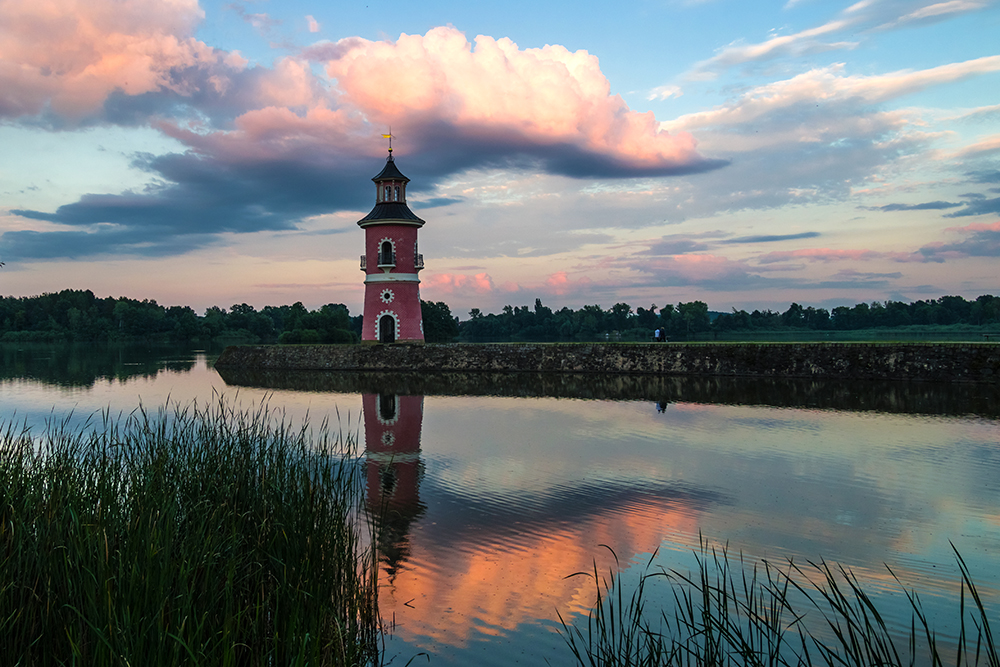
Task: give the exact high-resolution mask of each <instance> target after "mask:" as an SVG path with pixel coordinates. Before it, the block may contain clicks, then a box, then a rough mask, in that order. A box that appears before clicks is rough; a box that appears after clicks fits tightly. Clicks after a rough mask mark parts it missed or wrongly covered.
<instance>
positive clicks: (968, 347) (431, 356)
mask: <svg viewBox="0 0 1000 667" xmlns="http://www.w3.org/2000/svg"><path fill="white" fill-rule="evenodd" d="M216 366H217V367H236V368H255V369H279V368H280V369H290V370H291V369H295V370H349V371H457V372H469V371H475V372H482V371H493V372H511V371H529V372H536V373H547V372H556V373H600V374H608V373H611V374H628V375H638V374H653V375H699V376H720V375H721V376H747V377H801V378H838V379H864V380H938V381H962V382H989V383H996V382H998V381H1000V345H996V344H990V343H978V344H977V343H785V344H782V343H774V344H762V343H708V344H659V345H657V344H638V345H618V344H614V345H607V344H604V345H602V344H594V345H580V344H576V345H559V344H556V345H551V344H549V345H546V344H505V345H503V344H493V345H488V344H487V345H424V346H409V345H376V346H360V345H342V346H340V345H338V346H327V345H301V346H266V345H259V346H241V347H229V348H226V350H225V352H223V353H222V356H220V357H219V359H218V361H217V362H216Z"/></svg>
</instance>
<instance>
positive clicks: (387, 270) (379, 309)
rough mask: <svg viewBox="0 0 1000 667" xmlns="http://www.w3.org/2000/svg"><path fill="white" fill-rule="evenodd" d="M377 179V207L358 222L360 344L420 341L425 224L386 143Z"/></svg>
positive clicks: (375, 180) (406, 179)
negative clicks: (361, 240)
mask: <svg viewBox="0 0 1000 667" xmlns="http://www.w3.org/2000/svg"><path fill="white" fill-rule="evenodd" d="M372 180H373V181H374V182H375V208H373V209H372V210H371V213H369V214H368V215H366V216H365V217H363V218H361V220H358V225H359V226H360V227H361V228H362V229H364V230H365V254H364V255H362V256H361V270H362V271H364V272H365V311H364V319H363V324H362V326H363V329H362V332H361V341H362V342H363V343H396V342H400V343H423V342H424V323H423V319H422V318H421V316H420V278H419V277H418V276H417V273H418V272H419V271H420V270H421V269H422V268H424V256H423V255H421V254H420V252H419V251H418V247H417V230H419V229H420V228H421V227H423V226H424V221H423V220H421V219H420V218H418V217H417V216H416V215H415V214H414V213H413V211H411V210H410V208H409V207H408V206H407V205H406V184H407V183H409V182H410V179H408V178H407V177H406V176H404V175H403V173H402V172H401V171H399V169H398V168H397V167H396V162H395V160H394V159H393V157H392V147H391V146H390V147H389V157H387V158H386V160H385V168H384V169H382V171H381V172H379V174H378V176H376V177H375V178H373V179H372Z"/></svg>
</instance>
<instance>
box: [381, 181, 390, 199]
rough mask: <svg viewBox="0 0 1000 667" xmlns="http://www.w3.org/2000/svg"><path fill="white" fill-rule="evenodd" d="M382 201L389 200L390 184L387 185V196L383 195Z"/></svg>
mask: <svg viewBox="0 0 1000 667" xmlns="http://www.w3.org/2000/svg"><path fill="white" fill-rule="evenodd" d="M382 201H389V186H388V185H387V186H385V196H384V197H382Z"/></svg>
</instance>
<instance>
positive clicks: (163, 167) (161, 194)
mask: <svg viewBox="0 0 1000 667" xmlns="http://www.w3.org/2000/svg"><path fill="white" fill-rule="evenodd" d="M3 9H4V15H5V21H4V23H3V24H2V25H0V56H2V57H0V91H2V92H0V117H6V118H7V119H8V121H14V122H24V123H31V124H38V123H42V124H47V125H48V126H49V127H63V128H65V127H73V126H77V125H85V124H92V123H105V124H123V125H135V124H149V125H152V126H153V127H156V128H158V129H160V130H161V131H162V132H163V133H165V134H166V135H168V136H170V137H172V138H174V139H176V140H178V141H179V142H181V143H182V144H183V145H184V146H186V150H185V151H183V152H180V153H176V154H170V155H160V156H142V157H140V158H138V159H137V160H136V164H137V165H138V166H140V167H141V168H143V169H145V170H147V171H148V172H150V174H151V180H152V184H151V185H150V186H149V187H148V188H146V189H145V190H143V191H139V192H124V193H94V194H88V195H86V196H84V197H82V198H80V199H79V200H78V201H76V202H70V203H67V204H65V205H63V206H60V207H58V208H57V209H56V210H55V211H53V212H48V211H36V210H27V209H19V210H15V211H13V213H15V214H16V215H20V216H22V217H25V218H29V219H34V220H44V221H47V222H49V223H54V224H55V225H57V226H62V227H63V228H62V229H60V228H58V227H57V229H56V230H55V231H51V232H49V231H38V230H35V231H31V232H28V231H10V232H7V233H6V234H4V235H3V237H2V238H0V251H2V252H3V253H4V255H5V257H8V258H12V259H13V258H20V259H30V258H48V257H57V256H58V257H77V256H84V255H90V254H94V253H96V252H107V253H131V254H161V253H170V252H183V251H185V250H188V249H191V248H195V247H198V246H200V245H205V244H209V243H212V242H214V240H215V239H216V238H217V235H218V234H220V233H223V232H255V231H261V230H281V229H288V228H291V227H294V226H295V225H296V224H297V223H298V222H299V221H300V220H301V219H302V218H304V217H307V216H311V215H317V214H322V213H326V212H334V211H343V210H361V209H363V208H364V207H365V206H366V205H367V204H368V202H369V199H370V195H371V193H370V192H369V190H370V184H369V183H368V182H367V179H368V177H370V175H371V173H374V171H377V169H378V158H377V157H376V155H377V153H378V151H379V150H380V142H376V141H375V139H376V138H377V137H378V135H379V134H380V133H381V132H384V131H386V130H387V129H388V128H389V127H390V126H391V127H392V129H393V132H394V133H396V134H397V135H399V136H400V137H401V141H402V144H403V145H404V146H405V151H406V155H407V159H406V161H405V163H401V164H402V165H403V166H404V169H406V170H409V171H411V172H413V173H419V174H420V176H421V178H420V180H419V181H417V182H415V183H414V185H413V188H412V192H414V193H418V192H419V191H420V189H422V188H423V189H427V188H431V187H433V185H434V184H435V182H436V181H437V180H439V179H441V178H443V177H445V176H447V175H450V174H454V173H456V172H460V171H462V170H465V169H468V168H474V167H482V166H511V165H522V166H531V167H532V168H540V169H543V170H547V171H549V172H551V173H556V174H563V175H568V176H573V177H580V176H604V177H625V176H639V175H670V174H683V173H693V172H699V171H705V170H709V169H712V168H715V167H718V166H721V165H722V164H723V163H722V162H720V161H712V160H708V159H706V158H704V157H703V156H702V155H700V154H699V153H698V151H697V149H696V142H695V140H694V138H693V137H692V136H691V134H689V133H687V132H683V131H682V132H674V133H671V132H668V131H666V130H664V129H663V128H661V127H660V126H659V123H658V121H657V119H656V118H655V117H654V116H653V115H652V114H651V113H646V114H641V113H637V112H634V111H632V110H630V109H629V108H628V107H627V106H626V105H625V103H624V102H623V101H622V99H621V98H620V97H618V96H615V95H611V94H610V85H609V83H608V81H607V79H606V78H605V77H604V75H603V74H602V73H601V71H600V67H599V64H598V61H597V59H596V58H595V57H593V56H592V55H590V54H588V53H586V52H585V51H577V52H570V51H568V50H567V49H565V48H563V47H560V46H546V47H545V48H542V49H519V48H518V46H517V45H516V44H514V43H513V42H511V41H510V40H507V39H499V40H495V39H493V38H490V37H484V36H480V37H478V38H476V40H475V45H474V46H473V44H472V43H470V42H469V41H468V40H467V39H466V37H465V36H464V35H463V34H462V33H461V32H459V31H458V30H456V29H454V28H450V27H448V28H435V29H433V30H431V31H429V32H428V33H427V34H426V35H422V36H421V35H402V36H401V37H400V38H399V39H398V40H395V41H385V42H372V41H367V40H363V39H359V38H350V39H347V40H342V41H340V42H337V43H325V44H319V45H316V46H314V47H311V48H309V49H306V50H305V51H304V52H303V53H301V54H299V55H297V56H288V57H284V58H282V59H279V60H277V61H276V62H275V63H274V64H273V66H271V67H248V66H247V64H246V62H245V61H244V60H243V59H242V58H241V57H240V56H239V54H237V53H227V52H225V51H221V50H218V49H214V48H212V47H210V46H209V45H206V44H205V43H203V42H200V41H198V40H196V39H195V38H194V37H193V36H192V35H193V31H194V28H195V26H196V25H197V23H198V22H199V21H200V20H201V18H202V16H203V13H202V11H201V9H200V8H199V7H198V5H197V3H196V2H195V1H194V0H170V1H169V2H150V1H149V0H120V1H116V2H110V1H108V0H88V2H82V0H81V1H78V0H60V1H55V0H49V1H47V2H28V1H27V0H4V8H3ZM8 17H9V20H7V19H8ZM317 62H319V63H321V64H322V65H323V66H325V68H326V71H327V74H328V76H329V77H330V79H329V80H323V79H322V78H321V77H317V76H316V75H315V74H314V73H313V71H312V69H311V65H312V64H313V63H317Z"/></svg>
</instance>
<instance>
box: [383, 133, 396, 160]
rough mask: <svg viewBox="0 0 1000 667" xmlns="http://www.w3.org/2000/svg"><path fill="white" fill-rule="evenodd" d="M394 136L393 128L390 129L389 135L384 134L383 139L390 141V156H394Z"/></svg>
mask: <svg viewBox="0 0 1000 667" xmlns="http://www.w3.org/2000/svg"><path fill="white" fill-rule="evenodd" d="M394 136H395V135H394V134H393V133H392V127H390V128H389V134H383V135H382V138H383V139H388V140H389V155H392V138H393V137H394Z"/></svg>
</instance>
